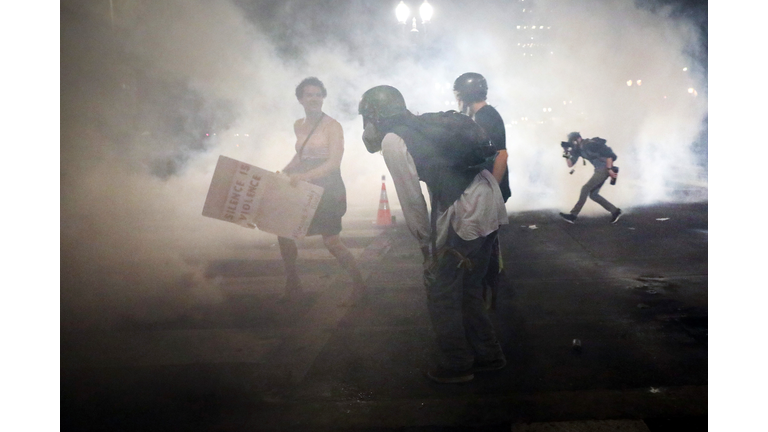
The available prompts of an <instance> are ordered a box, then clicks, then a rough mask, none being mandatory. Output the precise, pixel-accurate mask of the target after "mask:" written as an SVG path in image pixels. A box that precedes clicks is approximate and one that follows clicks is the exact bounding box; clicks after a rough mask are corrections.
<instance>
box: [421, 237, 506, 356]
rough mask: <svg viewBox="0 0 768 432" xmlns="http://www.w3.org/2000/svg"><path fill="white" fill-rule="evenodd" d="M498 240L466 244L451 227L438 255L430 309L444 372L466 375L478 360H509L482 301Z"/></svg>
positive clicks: (483, 240)
mask: <svg viewBox="0 0 768 432" xmlns="http://www.w3.org/2000/svg"><path fill="white" fill-rule="evenodd" d="M497 234H498V232H497V231H495V232H493V233H491V234H489V235H488V236H486V237H479V238H477V239H475V240H470V241H466V240H462V238H461V237H459V236H458V234H456V233H455V232H454V231H453V228H452V227H451V228H449V231H448V238H447V240H446V242H445V246H443V247H442V248H441V250H440V252H439V253H438V258H437V269H436V271H435V279H434V281H433V282H432V283H430V284H429V285H428V286H427V306H428V308H429V315H430V318H431V319H432V327H433V328H434V331H435V334H436V335H437V345H438V346H439V348H440V354H441V359H440V362H441V363H442V366H443V367H445V368H448V369H452V370H458V371H463V370H467V369H469V368H471V367H472V363H473V361H475V360H478V361H481V362H486V361H493V360H496V359H499V358H504V354H503V353H502V351H501V345H500V344H499V341H498V340H497V339H496V332H495V331H494V328H493V324H492V323H491V318H490V316H489V315H488V311H487V310H486V308H485V302H484V301H483V278H484V277H485V274H486V272H487V270H488V262H489V260H490V257H491V252H492V248H493V244H494V241H495V240H496V236H497Z"/></svg>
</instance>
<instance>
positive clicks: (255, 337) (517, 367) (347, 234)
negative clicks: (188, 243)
mask: <svg viewBox="0 0 768 432" xmlns="http://www.w3.org/2000/svg"><path fill="white" fill-rule="evenodd" d="M623 210H624V212H625V213H624V215H623V217H622V218H621V220H620V221H619V222H618V223H617V224H615V225H611V224H610V223H609V217H608V215H607V214H606V215H603V216H595V217H580V218H579V220H578V221H577V223H576V224H573V225H572V224H568V223H566V222H565V221H563V220H561V219H560V218H559V217H558V216H557V212H556V211H554V210H550V211H532V212H524V213H513V214H511V215H510V224H509V225H507V226H505V227H504V228H503V229H502V230H501V231H500V241H501V246H502V256H503V259H504V266H505V274H504V279H503V284H502V286H501V288H500V292H499V296H498V299H497V301H496V306H495V309H494V310H493V312H492V314H493V320H494V323H495V326H496V330H497V335H498V337H499V339H500V342H501V344H502V347H503V349H504V352H505V354H506V356H507V360H508V365H507V367H506V368H504V369H502V370H500V371H496V372H486V373H478V374H476V376H475V379H474V380H473V381H471V382H469V383H466V384H461V385H445V384H443V385H440V384H436V383H433V382H431V381H429V380H428V379H427V378H426V377H425V375H424V373H425V371H426V370H427V368H428V367H430V366H431V365H433V361H434V359H433V352H434V349H435V346H434V343H435V342H434V336H433V334H432V330H431V327H430V322H429V317H428V314H427V307H426V298H425V293H424V287H423V284H422V280H421V275H422V265H421V258H420V252H419V250H418V246H417V244H416V242H415V240H413V239H412V238H411V237H410V234H409V233H408V231H407V229H406V228H405V225H404V224H402V223H399V224H396V225H394V226H392V227H388V228H380V227H376V226H372V224H371V222H370V221H369V220H357V221H354V220H353V221H348V220H347V219H345V221H344V224H345V225H344V227H345V230H344V231H343V232H342V239H343V241H344V242H345V243H346V244H347V246H348V247H350V248H351V250H352V251H353V252H354V253H355V255H356V256H357V257H358V259H359V260H360V263H361V266H362V268H363V270H364V276H365V277H366V280H367V283H368V285H369V288H370V293H369V298H368V300H367V302H366V303H365V304H363V305H361V306H357V307H342V306H340V304H341V303H342V302H343V301H344V300H345V299H346V298H348V297H349V295H350V294H351V281H350V280H349V277H348V276H347V275H346V273H344V272H343V271H342V270H341V269H340V268H339V267H338V265H337V264H336V263H335V261H334V260H333V259H332V257H331V256H330V255H329V254H328V253H327V251H324V249H323V247H322V243H321V242H320V241H319V239H307V240H305V241H303V242H300V248H301V249H300V253H299V264H300V269H301V275H302V280H303V283H304V286H305V288H306V293H305V295H304V296H302V297H301V298H298V299H296V300H294V301H281V295H282V292H281V290H282V285H283V284H284V279H283V269H282V264H281V262H280V260H279V255H277V253H276V250H270V249H268V248H267V249H259V250H257V249H256V248H254V250H251V251H244V252H243V255H242V257H239V258H231V257H229V258H227V259H211V260H210V261H209V263H208V266H207V274H206V276H207V277H209V278H219V279H220V280H221V281H223V285H222V286H223V287H224V292H225V296H224V299H223V300H222V301H220V302H217V303H215V304H209V305H205V306H197V307H195V308H193V309H190V310H189V311H187V312H186V313H185V314H183V315H181V316H178V317H175V318H174V319H173V320H166V321H153V322H142V321H138V320H135V319H134V320H123V321H121V322H120V323H119V325H116V326H114V328H112V329H109V330H100V331H76V332H67V331H64V330H62V335H61V426H62V430H81V431H91V430H94V431H95V430H99V431H102V430H112V431H122V430H126V431H127V430H141V431H160V430H169V431H171V430H173V431H177V430H192V431H197V430H200V431H210V430H214V431H219V430H221V431H223V430H228V431H229V430H232V431H239V430H249V431H257V430H258V431H261V430H266V431H271V430H274V431H279V430H288V431H326V430H327V431H352V430H358V431H388V430H401V431H403V430H407V431H422V430H423V431H437V430H450V431H453V430H494V431H495V430H505V431H509V430H517V431H523V430H525V431H543V430H577V431H580V430H585V431H586V430H593V431H600V430H618V431H635V430H637V431H663V430H679V429H682V428H684V429H685V430H693V431H696V430H706V428H707V389H708V387H707V386H708V368H707V338H708V333H707V286H708V275H707V270H708V269H707V264H708V260H707V255H708V253H707V252H708V251H707V249H708V246H707V244H708V239H707V236H708V231H707V229H708V228H707V227H708V218H707V215H708V204H707V203H706V202H701V203H694V204H659V205H653V206H646V207H635V208H625V209H623ZM374 216H375V215H374ZM398 220H401V218H398ZM575 340H578V342H579V343H577V344H576V345H580V346H575V344H574V341H575Z"/></svg>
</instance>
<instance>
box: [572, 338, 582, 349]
mask: <svg viewBox="0 0 768 432" xmlns="http://www.w3.org/2000/svg"><path fill="white" fill-rule="evenodd" d="M572 348H573V350H574V351H575V352H581V339H574V340H573V346H572Z"/></svg>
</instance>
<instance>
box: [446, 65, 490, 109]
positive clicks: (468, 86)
mask: <svg viewBox="0 0 768 432" xmlns="http://www.w3.org/2000/svg"><path fill="white" fill-rule="evenodd" d="M453 91H455V92H456V93H457V96H458V98H459V100H461V101H462V102H464V103H474V102H482V101H484V100H485V99H486V97H487V96H488V82H487V81H486V80H485V77H483V76H482V75H480V74H479V73H476V72H467V73H465V74H462V75H460V76H459V77H458V78H456V81H454V82H453Z"/></svg>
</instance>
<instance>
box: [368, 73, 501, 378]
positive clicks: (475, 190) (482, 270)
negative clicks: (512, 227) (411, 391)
mask: <svg viewBox="0 0 768 432" xmlns="http://www.w3.org/2000/svg"><path fill="white" fill-rule="evenodd" d="M358 112H359V113H360V114H361V115H362V116H363V125H364V132H363V142H364V143H365V146H366V149H367V150H368V151H369V152H370V153H375V152H377V151H380V150H381V149H382V147H383V146H384V145H385V144H386V143H387V142H389V141H398V142H402V143H403V144H404V145H405V147H406V149H407V152H408V154H410V156H411V158H412V161H413V166H414V167H415V170H416V172H417V174H418V177H419V178H420V179H421V180H422V181H424V182H425V183H426V184H427V187H428V188H429V192H430V196H431V202H432V218H431V219H432V223H431V227H432V228H433V229H432V230H431V232H430V235H431V237H432V239H433V241H434V243H433V244H434V245H435V246H436V250H435V251H433V257H434V260H435V261H434V262H433V268H434V270H433V275H434V279H432V280H430V281H429V283H428V284H427V305H428V309H429V314H430V318H431V321H432V327H433V329H434V331H435V334H436V336H437V343H438V346H439V348H440V361H439V362H438V366H437V367H435V368H431V369H430V370H429V371H428V372H427V376H428V377H429V378H430V379H432V380H433V381H436V382H439V383H459V382H466V381H470V380H472V379H473V378H474V374H475V373H476V372H480V371H489V370H497V369H501V368H503V367H504V366H505V365H506V359H505V357H504V354H503V352H502V350H501V346H500V344H499V342H498V340H497V338H496V333H495V330H494V327H493V324H492V322H491V320H490V317H489V315H488V311H487V310H486V308H485V303H484V300H483V288H484V287H483V277H484V276H485V274H486V271H487V269H488V263H489V260H490V257H491V252H492V247H493V244H494V241H495V239H496V235H497V231H498V229H499V226H501V225H503V224H507V223H508V218H507V214H506V210H505V208H504V200H503V198H502V194H501V190H500V189H499V184H498V181H497V180H496V179H495V178H494V177H493V175H492V174H491V173H490V172H489V171H488V170H486V169H484V168H482V167H478V166H470V167H467V166H464V167H457V164H456V163H455V162H452V161H448V159H450V158H452V157H454V156H455V155H454V154H449V153H451V152H447V151H446V150H445V147H441V145H440V144H441V143H440V142H436V141H435V140H434V138H432V137H434V135H431V136H430V135H429V134H428V133H427V132H426V131H427V130H428V129H429V128H428V127H425V124H426V123H427V121H426V120H425V118H426V117H428V116H429V114H424V115H421V116H416V115H414V114H412V113H411V112H410V111H408V110H407V109H406V105H405V100H404V98H403V96H402V94H401V93H400V91H398V90H397V89H396V88H394V87H391V86H377V87H373V88H371V89H369V90H368V91H366V92H365V93H364V94H363V97H362V100H361V101H360V105H359V108H358ZM456 115H458V114H456ZM459 117H461V116H459ZM469 126H472V127H474V128H477V130H478V131H479V133H481V134H483V136H485V134H484V132H482V130H481V129H480V128H479V127H477V125H475V124H474V123H472V122H471V121H469ZM486 142H487V137H486ZM400 164H404V163H403V162H400ZM401 168H402V167H401Z"/></svg>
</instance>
